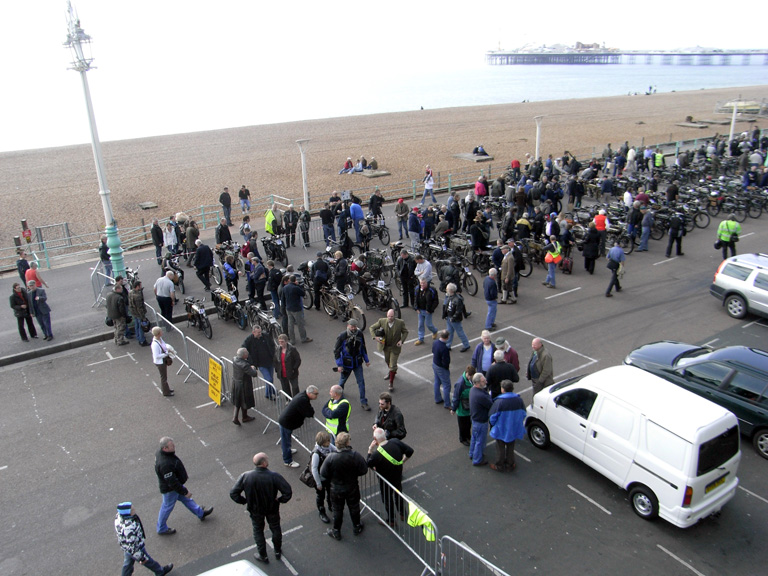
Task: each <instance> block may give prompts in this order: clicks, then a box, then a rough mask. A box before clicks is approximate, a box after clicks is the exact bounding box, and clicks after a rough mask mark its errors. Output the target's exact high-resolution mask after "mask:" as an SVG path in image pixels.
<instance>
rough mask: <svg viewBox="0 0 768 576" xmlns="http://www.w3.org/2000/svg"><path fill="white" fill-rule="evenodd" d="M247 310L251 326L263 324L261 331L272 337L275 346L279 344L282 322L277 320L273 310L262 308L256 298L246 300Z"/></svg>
mask: <svg viewBox="0 0 768 576" xmlns="http://www.w3.org/2000/svg"><path fill="white" fill-rule="evenodd" d="M245 312H246V314H247V315H248V323H249V324H250V326H251V328H253V327H254V326H261V331H262V332H263V333H264V334H266V335H267V336H269V337H270V338H272V340H274V342H275V346H278V345H279V344H278V341H277V338H278V336H280V332H281V331H282V329H281V327H280V322H278V321H277V320H275V317H274V316H273V314H272V310H262V309H261V308H260V307H259V304H258V303H257V302H256V300H246V302H245Z"/></svg>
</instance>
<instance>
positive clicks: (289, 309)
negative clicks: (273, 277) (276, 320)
mask: <svg viewBox="0 0 768 576" xmlns="http://www.w3.org/2000/svg"><path fill="white" fill-rule="evenodd" d="M304 294H305V292H304V287H303V286H301V285H299V281H298V278H297V277H296V274H291V275H290V276H289V277H288V284H286V285H285V286H284V287H283V297H284V298H285V311H286V315H287V316H288V333H289V334H290V336H291V344H293V345H294V346H295V345H296V329H295V327H296V326H298V327H299V337H301V343H302V344H308V343H310V342H312V338H309V337H307V328H306V322H305V320H304Z"/></svg>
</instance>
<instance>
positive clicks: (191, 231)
mask: <svg viewBox="0 0 768 576" xmlns="http://www.w3.org/2000/svg"><path fill="white" fill-rule="evenodd" d="M199 237H200V229H199V228H198V227H197V222H195V221H194V220H190V221H189V222H188V223H187V229H186V240H185V243H186V249H187V268H191V267H192V262H193V258H194V255H195V251H196V250H197V239H198V238H199Z"/></svg>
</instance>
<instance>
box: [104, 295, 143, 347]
mask: <svg viewBox="0 0 768 576" xmlns="http://www.w3.org/2000/svg"><path fill="white" fill-rule="evenodd" d="M106 305H107V316H108V317H109V319H110V320H112V324H113V327H114V330H115V344H117V345H118V346H125V345H126V344H129V342H128V340H126V339H125V329H126V320H127V318H128V313H127V312H126V309H125V299H124V298H123V283H122V282H115V286H114V288H113V289H112V291H111V292H110V293H109V294H108V295H107V304H106ZM139 330H141V327H139Z"/></svg>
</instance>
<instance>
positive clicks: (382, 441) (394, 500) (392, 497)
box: [367, 429, 413, 527]
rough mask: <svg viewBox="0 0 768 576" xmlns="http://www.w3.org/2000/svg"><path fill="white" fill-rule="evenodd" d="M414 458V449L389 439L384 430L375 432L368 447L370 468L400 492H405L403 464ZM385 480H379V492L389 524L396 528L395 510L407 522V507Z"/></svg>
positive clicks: (395, 439) (394, 439)
mask: <svg viewBox="0 0 768 576" xmlns="http://www.w3.org/2000/svg"><path fill="white" fill-rule="evenodd" d="M411 456H413V448H411V447H410V446H408V444H406V443H405V442H402V441H400V440H398V439H397V438H393V439H388V438H387V437H386V434H385V433H384V430H381V429H376V430H374V431H373V442H371V445H370V446H368V460H367V464H368V468H373V469H374V470H376V472H378V473H379V475H381V477H382V478H384V480H386V481H387V482H389V484H391V485H392V486H394V487H395V488H396V489H397V490H398V491H402V490H403V464H404V463H405V461H406V460H408V458H410V457H411ZM384 480H379V491H380V492H381V500H382V502H384V509H385V510H386V511H387V524H389V525H390V526H392V527H394V526H395V509H397V511H398V512H399V513H400V520H401V521H404V520H405V510H406V505H405V502H403V499H402V497H401V496H400V495H399V494H398V493H397V492H395V490H393V489H392V488H391V487H390V486H389V484H387V483H385V482H384Z"/></svg>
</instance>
